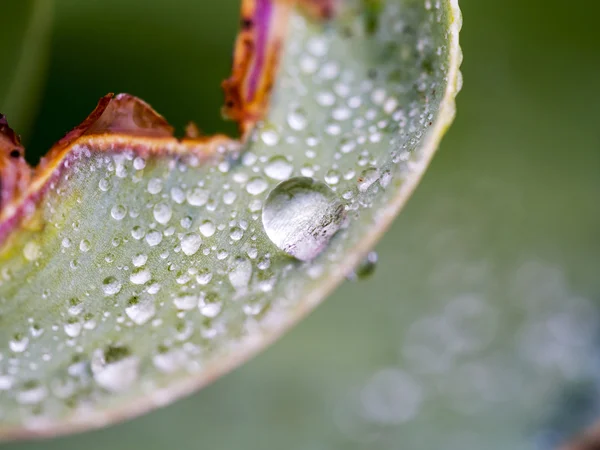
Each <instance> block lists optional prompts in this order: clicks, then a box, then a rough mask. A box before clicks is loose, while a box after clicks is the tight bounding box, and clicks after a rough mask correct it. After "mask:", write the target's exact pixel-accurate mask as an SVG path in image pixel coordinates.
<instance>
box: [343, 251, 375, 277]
mask: <svg viewBox="0 0 600 450" xmlns="http://www.w3.org/2000/svg"><path fill="white" fill-rule="evenodd" d="M378 259H379V257H378V255H377V252H370V253H369V254H368V255H367V257H366V258H365V259H363V260H362V261H361V263H360V264H359V266H358V267H357V268H356V269H355V270H354V271H353V272H352V273H351V274H350V275H348V279H349V280H352V281H354V280H365V279H367V278H369V277H370V276H372V275H373V274H374V273H375V269H376V268H377V260H378Z"/></svg>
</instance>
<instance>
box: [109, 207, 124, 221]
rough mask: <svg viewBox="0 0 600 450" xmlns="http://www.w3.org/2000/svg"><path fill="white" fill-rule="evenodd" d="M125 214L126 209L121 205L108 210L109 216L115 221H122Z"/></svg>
mask: <svg viewBox="0 0 600 450" xmlns="http://www.w3.org/2000/svg"><path fill="white" fill-rule="evenodd" d="M126 214H127V208H125V207H124V206H123V205H115V206H113V207H112V209H111V210H110V215H111V216H112V218H113V219H115V220H123V218H124V217H125V215H126Z"/></svg>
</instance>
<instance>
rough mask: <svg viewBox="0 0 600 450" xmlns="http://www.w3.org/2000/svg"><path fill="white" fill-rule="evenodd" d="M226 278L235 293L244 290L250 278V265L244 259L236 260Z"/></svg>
mask: <svg viewBox="0 0 600 450" xmlns="http://www.w3.org/2000/svg"><path fill="white" fill-rule="evenodd" d="M227 276H228V278H229V282H230V283H231V285H232V286H233V288H234V289H235V290H236V291H241V290H244V289H246V288H247V287H248V284H249V283H250V279H251V278H252V263H251V262H250V261H249V260H248V259H246V258H242V257H239V258H236V259H235V260H234V261H233V263H232V264H231V267H230V269H229V274H228V275H227Z"/></svg>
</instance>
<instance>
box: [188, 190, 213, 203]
mask: <svg viewBox="0 0 600 450" xmlns="http://www.w3.org/2000/svg"><path fill="white" fill-rule="evenodd" d="M208 198H209V193H208V191H207V190H206V189H201V188H199V187H196V188H194V189H192V190H190V191H188V193H187V201H188V203H189V204H190V205H192V206H204V205H206V203H207V202H208Z"/></svg>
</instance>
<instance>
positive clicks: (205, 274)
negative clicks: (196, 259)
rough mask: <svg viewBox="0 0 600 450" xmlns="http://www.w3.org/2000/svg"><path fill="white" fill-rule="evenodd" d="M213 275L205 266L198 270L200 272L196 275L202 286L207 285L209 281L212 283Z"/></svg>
mask: <svg viewBox="0 0 600 450" xmlns="http://www.w3.org/2000/svg"><path fill="white" fill-rule="evenodd" d="M212 277H213V275H212V272H211V271H210V270H209V269H207V268H206V267H205V268H203V269H200V270H199V271H198V274H197V275H196V282H197V283H198V284H200V285H202V286H206V285H207V284H208V283H210V280H212Z"/></svg>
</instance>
